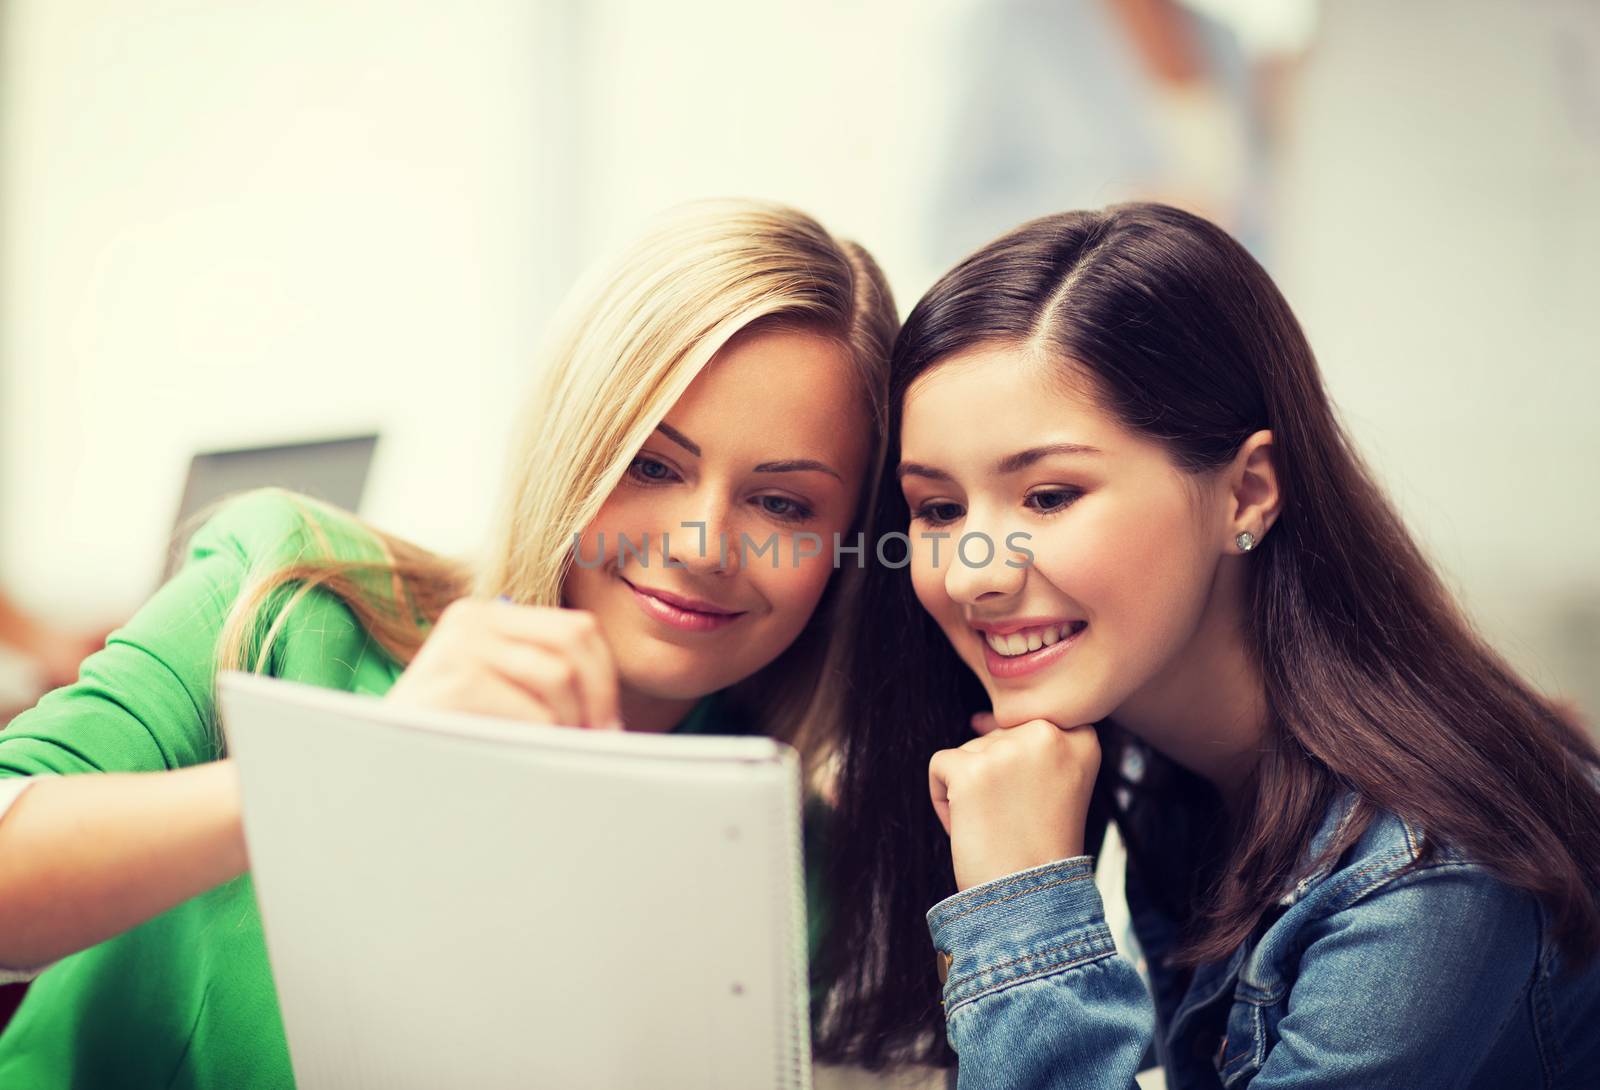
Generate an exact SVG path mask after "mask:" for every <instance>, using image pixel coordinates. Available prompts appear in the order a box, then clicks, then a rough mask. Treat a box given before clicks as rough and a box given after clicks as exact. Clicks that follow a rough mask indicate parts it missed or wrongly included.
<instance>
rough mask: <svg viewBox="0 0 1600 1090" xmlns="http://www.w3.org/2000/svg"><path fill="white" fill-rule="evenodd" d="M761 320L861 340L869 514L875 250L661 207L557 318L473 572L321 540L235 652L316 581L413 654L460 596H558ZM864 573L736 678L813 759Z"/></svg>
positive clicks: (804, 225)
mask: <svg viewBox="0 0 1600 1090" xmlns="http://www.w3.org/2000/svg"><path fill="white" fill-rule="evenodd" d="M756 323H763V324H765V323H775V324H782V325H792V326H795V327H797V328H803V329H806V330H808V331H811V332H816V333H819V334H822V335H825V336H828V337H831V338H833V339H835V340H836V341H837V342H838V343H839V344H841V345H842V346H843V347H844V348H845V349H846V350H847V355H848V357H849V360H850V364H851V366H852V368H853V369H854V370H855V372H856V377H857V379H858V388H859V389H860V390H861V392H862V397H863V398H864V401H865V404H866V407H867V410H868V418H869V420H870V426H871V428H872V431H873V434H872V440H873V441H872V448H871V449H872V450H873V452H874V453H873V458H872V461H871V464H870V465H869V466H868V472H867V477H866V481H867V483H866V484H865V485H864V486H863V492H864V494H863V496H862V503H861V506H860V508H859V510H860V511H861V512H863V513H864V512H868V511H870V510H871V509H872V500H873V496H872V495H871V492H872V490H873V488H874V487H875V482H876V481H877V478H878V470H879V467H880V465H881V463H882V459H883V450H884V442H885V432H886V422H887V415H888V406H887V404H886V396H887V385H888V383H887V375H888V357H889V350H890V347H891V343H892V341H893V339H894V335H895V332H896V328H897V325H898V319H897V316H896V312H895V309H894V301H893V298H892V296H891V295H890V292H889V288H888V285H887V283H886V282H885V280H884V278H883V274H882V273H881V272H880V271H879V269H878V267H877V265H876V263H875V262H874V261H873V260H872V258H871V256H870V255H869V254H868V253H867V252H866V251H865V250H864V249H862V248H861V247H860V246H858V245H856V244H855V243H853V242H848V241H844V240H840V239H837V238H835V237H834V236H832V235H831V234H829V233H828V232H827V231H826V230H824V229H823V228H822V226H821V225H820V224H818V223H817V222H816V221H815V220H813V219H812V218H811V217H809V216H806V215H804V214H802V213H800V212H797V211H795V210H793V209H790V208H786V207H783V206H781V205H776V204H769V203H764V202H755V201H735V200H720V201H702V202H696V203H693V204H689V205H685V206H682V207H680V208H678V209H675V210H674V211H672V212H671V213H669V214H667V215H666V216H664V217H662V218H661V219H660V220H659V221H658V222H657V223H656V225H655V226H654V228H653V229H652V230H650V231H649V232H648V233H647V234H646V235H645V236H644V237H643V238H641V239H639V240H638V241H637V242H636V243H634V244H633V245H632V246H630V247H628V248H627V249H626V250H624V251H623V252H622V253H621V254H619V255H617V257H616V259H614V260H613V261H611V262H608V263H606V264H605V265H604V266H603V267H601V268H598V269H596V270H594V271H592V272H591V273H590V274H589V275H588V276H586V277H585V278H584V279H583V280H581V281H580V282H579V284H578V286H577V288H576V289H575V290H574V292H573V293H572V295H571V296H570V297H569V299H568V301H567V303H566V304H565V305H564V306H563V307H562V309H561V310H560V311H559V312H558V314H557V317H556V320H555V323H554V328H553V335H552V337H551V340H550V342H549V345H548V347H547V349H546V351H545V352H544V354H543V361H542V367H541V369H540V372H539V374H538V375H537V377H536V381H535V382H534V386H533V390H532V392H531V395H530V397H529V398H528V401H527V403H526V405H525V406H524V408H523V409H522V411H521V413H520V416H519V418H518V420H517V422H516V425H515V427H514V432H513V433H514V435H516V436H518V439H517V440H516V441H515V446H514V454H513V458H512V461H511V465H510V472H509V473H508V475H507V480H506V489H505V494H504V498H503V500H502V503H501V506H500V511H499V517H498V518H497V519H496V520H495V529H494V531H493V535H492V537H491V539H490V542H489V548H488V550H487V552H486V554H485V556H484V559H483V562H482V563H481V565H479V566H478V567H477V569H476V570H475V571H473V570H470V569H469V568H468V567H467V566H465V565H463V564H461V563H459V562H456V561H451V560H447V559H444V558H440V557H436V556H434V555H432V554H430V553H428V552H427V551H425V550H423V549H420V548H418V547H416V546H414V545H410V544H408V543H406V542H404V541H401V540H399V539H397V538H395V537H393V536H391V535H388V534H384V533H382V532H381V531H378V530H376V529H373V528H370V527H367V528H366V529H367V531H368V533H369V534H370V536H371V537H372V538H373V539H374V540H375V542H376V543H377V546H378V547H379V548H380V549H381V550H382V551H383V559H382V560H381V561H371V562H367V561H336V560H334V559H333V558H332V556H331V550H330V549H328V548H327V542H326V540H325V538H319V539H318V540H320V541H321V545H322V549H321V550H320V552H319V553H317V554H315V555H312V556H310V557H308V558H305V559H301V560H298V561H296V562H295V563H293V564H290V565H288V566H283V567H278V568H276V569H273V570H271V571H267V572H263V573H260V574H259V575H257V576H255V577H253V578H251V579H250V580H249V581H248V582H247V585H246V588H245V590H244V591H243V592H242V593H241V594H240V596H239V599H238V602H237V604H236V605H235V606H234V608H233V609H232V611H231V613H230V616H229V618H228V621H227V623H226V625H225V627H224V635H223V639H222V649H221V653H220V664H221V665H222V666H223V667H224V668H233V669H239V668H245V669H256V670H259V669H261V668H262V667H263V666H264V665H265V663H266V661H267V659H266V656H267V654H268V653H269V651H270V649H271V644H272V641H273V639H274V638H275V636H276V634H277V626H278V625H279V624H281V620H278V621H275V622H274V623H273V625H272V626H271V627H269V628H268V629H267V631H266V632H264V633H263V632H261V631H259V630H258V624H257V619H258V618H261V617H262V616H263V611H264V610H265V608H266V607H267V606H268V604H269V603H273V604H276V603H277V602H279V601H281V602H283V603H284V605H285V606H286V607H287V606H292V605H293V604H294V603H295V602H297V601H298V600H299V599H300V598H301V597H303V596H304V595H306V594H308V593H310V592H311V591H312V590H313V589H322V590H326V591H328V592H331V593H332V594H334V595H336V596H338V597H339V598H340V599H342V600H343V601H344V603H345V604H346V605H347V606H348V607H349V608H350V609H351V611H352V613H353V614H354V615H355V617H356V620H357V621H358V622H359V623H360V624H361V625H362V626H363V627H364V628H365V629H366V630H367V632H368V633H369V634H370V635H371V636H372V638H373V639H374V641H375V642H376V643H377V644H378V645H379V646H381V647H382V648H383V650H384V651H385V652H386V653H387V654H389V655H390V656H391V657H392V658H394V659H395V660H396V661H397V662H400V663H402V664H404V663H407V662H409V661H410V660H411V658H412V656H414V655H415V654H416V651H417V649H418V648H419V647H420V646H421V644H422V641H423V639H424V638H426V635H427V629H428V627H429V626H430V625H431V624H432V623H433V622H434V621H435V620H437V618H438V616H439V613H440V612H441V611H442V610H443V609H444V607H445V606H446V605H448V604H449V602H451V601H453V600H454V599H456V598H459V597H463V596H465V595H467V594H469V593H473V594H477V595H479V596H483V597H494V596H497V595H507V596H509V597H510V598H512V599H514V600H515V601H518V602H525V603H529V604H533V605H543V606H558V605H560V604H561V591H562V586H563V584H564V583H565V580H566V576H567V573H568V571H569V570H570V565H571V561H572V542H573V540H574V535H575V534H577V533H580V532H581V531H582V530H583V529H584V528H585V527H586V526H587V525H588V524H589V523H590V522H592V521H593V520H594V518H595V516H596V515H597V514H598V513H599V511H600V508H601V506H602V504H604V503H605V500H606V498H607V497H608V496H609V495H610V494H611V491H612V489H614V488H615V487H616V485H617V484H618V482H619V481H621V479H622V476H623V474H624V473H625V472H626V470H627V468H628V465H629V463H630V462H631V460H632V458H633V457H634V455H635V454H636V453H637V451H638V449H639V447H640V446H641V445H642V444H643V443H644V442H645V440H646V439H647V438H648V437H649V435H650V434H651V433H652V432H653V431H654V430H655V428H656V425H657V424H659V423H660V422H661V420H662V418H663V417H665V416H666V414H667V412H668V411H669V410H670V409H671V408H672V406H673V405H674V404H675V403H676V402H677V400H678V399H679V398H680V397H681V396H682V395H683V393H684V391H685V390H687V389H688V387H689V384H690V383H691V382H693V381H694V379H695V377H696V376H697V375H699V373H700V372H701V370H702V369H703V368H704V367H705V365H706V364H707V363H708V362H710V360H711V359H712V357H713V356H715V355H716V353H717V352H718V351H719V350H720V349H721V348H722V347H723V345H725V344H726V343H727V342H728V341H729V340H730V339H731V338H732V337H733V336H734V335H736V334H738V333H739V332H741V331H742V330H745V329H748V328H749V327H751V326H752V325H754V324H756ZM308 514H309V512H308ZM345 517H349V518H353V516H345ZM862 517H864V515H863V516H862ZM307 521H308V526H309V529H310V533H311V534H312V535H313V536H315V535H320V534H321V530H320V529H319V528H318V527H317V523H316V520H315V519H311V518H308V520H307ZM858 522H859V519H858ZM855 532H868V534H869V540H870V527H866V526H863V525H857V526H856V527H854V528H853V529H852V535H853V534H854V533H855ZM861 575H862V572H861V571H860V570H859V568H858V567H846V568H843V569H842V570H840V571H839V572H837V573H836V574H835V576H834V578H833V579H832V580H831V583H830V586H829V588H828V590H827V592H826V593H825V594H824V597H823V600H822V602H821V603H820V604H819V605H818V608H817V611H816V614H815V615H814V616H813V618H812V621H811V623H810V624H809V625H808V626H807V628H806V630H805V631H804V632H803V633H802V634H801V636H800V637H799V638H798V639H797V640H796V641H795V643H794V645H792V646H791V647H790V648H789V649H788V650H787V651H785V652H784V653H783V654H782V655H780V656H779V657H778V659H777V660H775V661H774V662H773V663H772V664H771V665H769V666H768V667H766V668H765V669H764V670H762V671H761V672H760V673H759V674H758V675H757V677H756V678H753V679H749V680H748V681H747V682H744V683H741V684H740V685H739V686H736V692H735V694H734V695H735V698H736V705H737V707H738V709H739V713H742V714H746V715H749V716H751V717H752V718H753V719H754V720H755V721H756V722H755V725H756V726H758V727H760V729H761V730H762V731H763V732H764V733H766V734H769V735H771V736H773V737H775V738H778V739H780V740H782V741H787V742H790V743H793V744H795V745H796V746H797V747H799V748H800V749H801V751H802V753H804V754H806V755H807V756H808V757H814V756H816V755H817V753H818V752H819V751H820V750H821V749H822V748H823V747H824V746H825V744H826V742H827V739H828V737H829V736H830V735H831V733H832V725H833V724H834V723H835V722H837V719H838V715H839V711H840V706H841V694H840V691H839V682H838V680H837V679H838V678H839V676H840V671H839V670H838V665H839V664H840V663H841V662H842V657H843V656H844V655H846V654H848V653H849V649H848V648H847V647H846V646H844V643H845V641H844V639H843V637H845V636H846V635H847V634H848V633H849V632H852V631H853V630H854V628H855V627H856V626H854V625H852V624H850V623H849V618H848V616H847V614H848V613H849V611H850V610H851V609H853V608H854V603H855V601H856V599H857V597H858V596H857V595H856V594H854V593H851V590H852V586H851V585H852V584H854V583H856V582H857V581H858V580H859V578H860V576H861ZM290 588H292V589H290ZM286 594H287V597H282V596H284V595H286ZM284 612H286V609H285V610H284V611H280V612H279V617H280V618H281V616H282V615H283V613H284Z"/></svg>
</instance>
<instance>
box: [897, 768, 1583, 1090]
mask: <svg viewBox="0 0 1600 1090" xmlns="http://www.w3.org/2000/svg"><path fill="white" fill-rule="evenodd" d="M1351 801H1352V800H1351V799H1350V798H1348V797H1347V798H1346V799H1344V800H1342V801H1341V802H1340V803H1337V804H1335V805H1334V806H1333V807H1332V808H1331V809H1330V811H1329V813H1328V815H1327V817H1326V818H1325V819H1324V821H1323V824H1322V828H1321V830H1320V831H1319V833H1318V834H1317V838H1316V840H1315V841H1314V842H1313V845H1312V850H1313V854H1314V853H1315V851H1316V848H1317V847H1318V846H1319V844H1321V843H1327V842H1328V838H1329V837H1331V836H1333V835H1334V834H1335V833H1336V832H1337V830H1338V828H1339V825H1340V823H1341V822H1342V821H1344V820H1345V819H1346V818H1347V817H1348V815H1349V813H1350V805H1351ZM1419 843H1420V842H1419V837H1418V834H1417V830H1416V829H1415V828H1413V827H1412V826H1410V825H1408V824H1406V823H1404V822H1403V821H1401V820H1400V819H1398V818H1396V817H1394V816H1392V815H1388V814H1381V815H1379V817H1378V818H1377V819H1376V820H1374V821H1373V823H1372V825H1371V827H1370V828H1369V829H1368V830H1367V832H1366V833H1365V835H1364V836H1363V837H1362V838H1361V839H1360V840H1359V841H1358V842H1357V843H1356V844H1355V845H1353V846H1352V847H1351V848H1350V850H1349V851H1347V852H1346V853H1345V854H1344V855H1343V856H1342V857H1341V858H1340V859H1338V860H1337V861H1336V862H1335V863H1333V864H1332V865H1329V866H1325V867H1323V868H1321V869H1320V870H1316V871H1313V872H1312V873H1310V874H1307V875H1306V876H1305V877H1304V878H1302V879H1301V880H1300V881H1299V882H1298V883H1296V884H1295V886H1294V887H1293V889H1292V891H1291V892H1290V893H1288V894H1287V895H1286V896H1285V897H1284V898H1283V899H1282V900H1281V901H1280V902H1279V904H1278V905H1277V906H1276V908H1275V910H1274V912H1273V913H1272V914H1270V915H1269V916H1268V918H1267V919H1266V920H1264V921H1263V923H1262V924H1261V925H1260V926H1258V927H1257V929H1256V931H1255V933H1254V935H1253V936H1252V938H1251V939H1250V940H1249V941H1247V942H1245V943H1243V944H1242V945H1241V946H1240V947H1239V948H1238V949H1236V950H1235V951H1234V953H1233V955H1232V956H1231V957H1229V958H1228V959H1227V960H1226V961H1223V962H1216V963H1211V964H1207V965H1204V966H1201V967H1200V968H1198V969H1196V970H1195V971H1194V973H1193V974H1192V979H1187V980H1186V979H1185V978H1184V976H1183V975H1180V974H1179V973H1177V972H1175V971H1174V970H1172V969H1171V968H1170V967H1166V966H1165V964H1164V961H1165V959H1164V958H1163V957H1162V954H1163V952H1164V951H1169V950H1171V949H1172V947H1173V943H1174V939H1175V936H1176V933H1177V928H1176V926H1175V925H1174V923H1173V922H1172V921H1171V920H1170V919H1169V918H1167V917H1165V916H1164V915H1163V914H1162V913H1160V912H1158V911H1157V910H1155V909H1154V908H1153V907H1152V906H1151V905H1150V904H1149V903H1148V899H1147V898H1145V897H1143V896H1142V895H1141V891H1140V890H1139V888H1138V886H1137V884H1136V883H1135V882H1134V881H1133V879H1132V876H1130V888H1129V889H1128V903H1129V909H1130V914H1131V920H1132V923H1133V928H1134V932H1135V934H1136V935H1137V937H1138V939H1139V942H1140V945H1141V946H1142V947H1143V948H1144V950H1145V953H1146V957H1147V964H1148V965H1149V967H1150V976H1151V980H1150V987H1149V988H1148V989H1147V988H1146V986H1145V984H1144V982H1143V981H1142V980H1141V979H1140V976H1139V974H1138V972H1137V971H1136V970H1135V968H1134V966H1133V964H1132V962H1130V961H1129V960H1128V959H1127V958H1125V957H1123V956H1121V955H1120V954H1118V952H1117V949H1116V945H1115V943H1114V941H1113V939H1112V935H1111V932H1110V930H1109V929H1108V928H1107V927H1106V922H1105V916H1104V914H1103V910H1102V907H1101V902H1100V894H1099V892H1098V890H1097V889H1096V888H1095V884H1094V878H1093V873H1092V861H1091V860H1090V859H1089V857H1087V856H1080V857H1078V858H1074V859H1066V860H1062V861H1061V862H1058V863H1051V864H1048V865H1046V866H1042V867H1036V868H1034V869H1032V870H1027V871H1022V872H1020V873H1018V874H1012V875H1009V876H1007V877H1004V878H1000V879H997V880H995V881H993V882H988V883H986V884H984V885H981V886H975V887H973V888H971V889H968V890H964V891H962V892H961V893H958V894H956V895H955V896H953V897H949V898H947V899H945V900H943V901H941V902H939V904H937V905H935V906H934V907H933V908H932V909H931V910H930V911H929V913H928V925H929V928H930V929H931V931H932V933H933V942H934V945H935V946H936V947H937V948H938V949H939V950H940V951H942V952H944V953H945V954H948V955H950V958H951V960H950V967H949V975H948V977H947V979H946V982H945V987H944V1005H945V1018H946V1032H947V1034H948V1037H949V1040H950V1044H951V1047H953V1048H954V1049H955V1051H956V1052H957V1054H958V1055H959V1057H960V1068H959V1076H958V1082H957V1085H958V1086H959V1087H960V1090H1001V1088H1013V1087H1014V1088H1018V1090H1022V1088H1027V1090H1045V1088H1052V1090H1054V1088H1060V1090H1069V1088H1070V1090H1091V1088H1093V1090H1102V1088H1104V1090H1112V1088H1114V1090H1127V1088H1129V1087H1132V1086H1134V1085H1135V1083H1134V1074H1135V1072H1136V1071H1138V1070H1139V1068H1140V1065H1141V1061H1142V1060H1143V1059H1144V1058H1145V1056H1146V1054H1147V1052H1148V1050H1149V1049H1150V1047H1151V1046H1152V1043H1153V1044H1154V1048H1155V1052H1156V1055H1157V1057H1158V1058H1159V1059H1160V1060H1161V1062H1162V1064H1163V1066H1164V1067H1165V1068H1166V1078H1167V1086H1168V1088H1169V1090H1198V1088H1200V1087H1211V1088H1215V1087H1225V1088H1229V1090H1232V1088H1237V1087H1245V1086H1248V1087H1251V1088H1252V1090H1269V1088H1271V1090H1277V1088H1282V1087H1298V1088H1307V1087H1318V1088H1324V1087H1326V1088H1332V1087H1348V1088H1351V1090H1357V1088H1359V1090H1378V1088H1385V1090H1386V1088H1391V1087H1393V1088H1404V1090H1425V1088H1430V1087H1438V1088H1441V1090H1442V1088H1449V1090H1491V1088H1492V1090H1523V1088H1534V1087H1544V1088H1550V1090H1567V1088H1578V1087H1588V1088H1594V1087H1600V962H1596V963H1591V964H1590V965H1588V966H1585V967H1582V968H1580V969H1569V970H1567V971H1563V970H1564V966H1563V964H1562V961H1563V959H1562V955H1561V953H1560V952H1559V951H1558V950H1557V948H1556V947H1555V945H1554V943H1553V941H1552V940H1551V937H1550V928H1549V921H1548V920H1547V919H1546V916H1545V913H1544V911H1543V909H1542V908H1541V907H1540V906H1539V905H1538V904H1537V903H1536V902H1535V901H1534V900H1533V899H1532V898H1531V897H1530V896H1529V895H1527V894H1526V893H1524V892H1522V891H1520V890H1517V889H1513V888H1511V887H1509V886H1507V885H1505V884H1504V883H1502V882H1500V881H1499V880H1497V879H1495V878H1494V877H1492V876H1491V875H1490V874H1489V873H1488V872H1487V871H1485V870H1484V869H1483V868H1482V867H1480V866H1477V865H1475V864H1473V863H1472V862H1470V861H1468V860H1466V859H1464V858H1462V857H1461V856H1459V855H1455V854H1452V853H1451V852H1450V851H1448V850H1441V851H1439V852H1437V853H1436V854H1435V855H1434V856H1433V857H1432V858H1431V860H1430V861H1429V862H1428V863H1427V864H1425V865H1423V866H1421V867H1420V868H1416V869H1412V870H1405V868H1406V867H1407V865H1408V864H1410V863H1412V862H1414V861H1415V860H1416V859H1417V852H1418V848H1419Z"/></svg>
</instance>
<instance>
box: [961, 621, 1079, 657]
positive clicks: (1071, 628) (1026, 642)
mask: <svg viewBox="0 0 1600 1090" xmlns="http://www.w3.org/2000/svg"><path fill="white" fill-rule="evenodd" d="M1081 627H1082V625H1081V624H1080V623H1079V622H1077V621H1068V622H1067V623H1066V624H1060V625H1053V626H1052V627H1050V628H1035V629H1034V630H1033V631H1031V632H1029V633H1028V634H1027V635H1026V636H1024V635H1023V634H1022V633H1020V632H1012V633H1010V634H1008V635H1005V636H1000V635H996V634H995V633H993V632H990V633H986V634H985V635H984V641H985V642H987V643H988V645H989V646H990V647H991V648H993V649H994V653H995V654H997V655H1004V656H1006V657H1007V658H1011V657H1013V656H1015V655H1026V654H1028V653H1029V652H1030V651H1037V650H1039V649H1040V648H1042V647H1049V646H1050V645H1051V644H1054V643H1059V642H1060V641H1062V640H1064V639H1066V638H1067V637H1069V636H1071V635H1073V633H1075V632H1077V631H1078V629H1079V628H1081Z"/></svg>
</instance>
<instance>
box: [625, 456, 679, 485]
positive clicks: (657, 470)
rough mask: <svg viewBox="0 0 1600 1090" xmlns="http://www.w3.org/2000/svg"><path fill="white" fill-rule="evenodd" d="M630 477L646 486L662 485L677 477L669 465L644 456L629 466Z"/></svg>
mask: <svg viewBox="0 0 1600 1090" xmlns="http://www.w3.org/2000/svg"><path fill="white" fill-rule="evenodd" d="M628 475H629V476H630V477H632V478H634V479H635V480H638V481H643V482H645V483H646V484H661V483H663V482H665V481H670V480H673V479H675V478H676V476H677V474H675V473H674V472H673V471H672V467H671V466H669V465H667V463H665V462H661V461H657V460H656V459H654V458H650V457H648V456H646V455H643V454H641V455H639V456H638V457H637V458H635V459H634V460H633V461H632V462H630V463H629V464H628Z"/></svg>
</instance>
